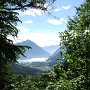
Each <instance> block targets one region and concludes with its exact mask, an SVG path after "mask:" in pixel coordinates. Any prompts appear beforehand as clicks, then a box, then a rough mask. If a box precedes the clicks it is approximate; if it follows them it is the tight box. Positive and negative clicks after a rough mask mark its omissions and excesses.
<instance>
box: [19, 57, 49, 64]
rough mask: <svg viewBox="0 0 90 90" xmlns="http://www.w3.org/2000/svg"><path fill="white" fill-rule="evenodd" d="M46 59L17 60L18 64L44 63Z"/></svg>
mask: <svg viewBox="0 0 90 90" xmlns="http://www.w3.org/2000/svg"><path fill="white" fill-rule="evenodd" d="M47 59H48V58H31V59H26V60H18V63H32V62H46V61H47Z"/></svg>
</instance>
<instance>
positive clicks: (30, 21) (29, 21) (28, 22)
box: [24, 20, 33, 24]
mask: <svg viewBox="0 0 90 90" xmlns="http://www.w3.org/2000/svg"><path fill="white" fill-rule="evenodd" d="M24 23H26V24H32V23H33V22H32V20H28V21H25V22H24Z"/></svg>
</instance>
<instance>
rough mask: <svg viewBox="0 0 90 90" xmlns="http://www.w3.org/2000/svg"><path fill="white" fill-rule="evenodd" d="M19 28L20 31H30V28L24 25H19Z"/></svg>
mask: <svg viewBox="0 0 90 90" xmlns="http://www.w3.org/2000/svg"><path fill="white" fill-rule="evenodd" d="M17 28H18V29H19V30H20V32H19V33H28V32H29V31H30V29H28V28H26V27H23V26H21V27H20V26H18V27H17Z"/></svg>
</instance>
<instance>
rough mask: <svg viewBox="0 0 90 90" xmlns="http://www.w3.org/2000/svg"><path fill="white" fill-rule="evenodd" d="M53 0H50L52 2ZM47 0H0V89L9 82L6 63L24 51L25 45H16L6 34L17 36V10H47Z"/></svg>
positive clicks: (14, 60)
mask: <svg viewBox="0 0 90 90" xmlns="http://www.w3.org/2000/svg"><path fill="white" fill-rule="evenodd" d="M54 1H55V0H50V2H51V3H52V2H54ZM46 2H48V0H0V90H2V88H4V87H7V83H8V82H9V80H8V79H9V76H10V75H9V72H8V71H7V70H8V64H10V63H14V62H17V59H18V55H19V54H22V55H23V52H24V51H25V48H29V47H27V46H17V45H15V44H13V41H12V40H10V39H8V36H11V37H13V38H15V37H18V32H19V30H18V29H17V28H16V26H17V23H18V22H21V21H20V20H19V17H18V12H17V10H21V11H24V10H26V9H28V8H36V9H42V10H46V11H47V7H45V3H46Z"/></svg>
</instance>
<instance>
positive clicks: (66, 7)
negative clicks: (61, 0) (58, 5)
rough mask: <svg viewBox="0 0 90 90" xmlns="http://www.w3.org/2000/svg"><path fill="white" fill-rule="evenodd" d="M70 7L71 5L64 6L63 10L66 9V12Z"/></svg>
mask: <svg viewBox="0 0 90 90" xmlns="http://www.w3.org/2000/svg"><path fill="white" fill-rule="evenodd" d="M70 7H71V5H67V6H62V9H65V10H67V9H70Z"/></svg>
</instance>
